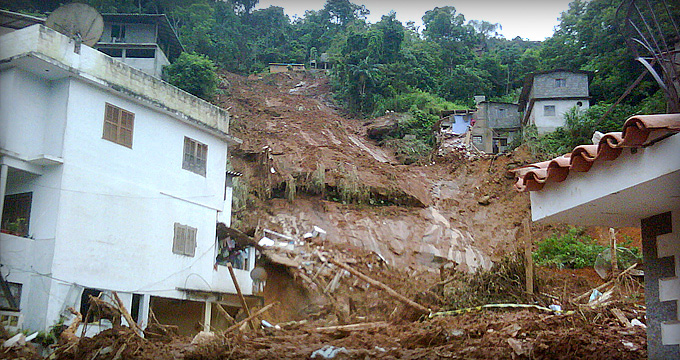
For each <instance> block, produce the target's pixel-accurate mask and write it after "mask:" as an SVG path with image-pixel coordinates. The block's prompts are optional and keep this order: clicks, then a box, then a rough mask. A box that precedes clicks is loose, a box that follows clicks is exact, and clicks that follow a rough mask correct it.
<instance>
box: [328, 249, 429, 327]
mask: <svg viewBox="0 0 680 360" xmlns="http://www.w3.org/2000/svg"><path fill="white" fill-rule="evenodd" d="M328 261H330V262H331V263H333V264H334V265H336V266H338V267H340V268H342V269H344V270H347V271H348V272H349V273H350V274H352V275H354V276H356V277H358V278H359V279H361V280H363V281H365V282H367V283H369V284H371V285H373V286H375V287H377V288H379V289H382V290H385V291H386V292H387V293H388V294H389V295H390V296H392V297H393V298H395V299H397V300H399V301H401V302H402V303H404V304H406V305H408V306H410V307H412V308H413V309H415V310H418V312H420V313H423V314H429V313H430V309H428V308H426V307H424V306H423V305H420V304H418V303H416V302H415V301H413V300H411V299H408V298H407V297H405V296H403V295H401V294H399V293H398V292H396V291H394V290H393V289H392V288H390V287H389V286H387V285H385V284H383V283H381V282H379V281H377V280H373V279H371V278H370V277H368V276H366V275H364V274H362V273H360V272H358V271H356V270H354V269H352V268H351V267H349V266H348V265H347V264H345V263H342V262H339V261H337V260H335V259H328Z"/></svg>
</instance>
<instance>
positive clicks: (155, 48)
mask: <svg viewBox="0 0 680 360" xmlns="http://www.w3.org/2000/svg"><path fill="white" fill-rule="evenodd" d="M102 18H103V19H104V32H103V34H102V37H101V39H99V42H97V44H96V45H95V48H96V49H97V50H99V51H101V52H103V53H105V54H107V55H109V56H111V57H113V58H116V59H117V60H118V61H121V62H123V63H125V64H128V65H130V66H132V67H134V68H137V69H140V70H142V71H144V72H145V73H147V74H150V75H153V76H155V77H158V78H160V77H161V75H162V71H163V66H166V65H169V64H170V63H171V62H172V61H174V60H175V59H176V58H177V57H178V56H179V55H180V54H181V53H182V51H184V47H183V46H182V44H181V43H180V41H179V37H178V36H177V34H176V33H175V30H174V29H173V28H172V26H170V23H169V22H168V18H167V17H166V16H165V15H164V14H102Z"/></svg>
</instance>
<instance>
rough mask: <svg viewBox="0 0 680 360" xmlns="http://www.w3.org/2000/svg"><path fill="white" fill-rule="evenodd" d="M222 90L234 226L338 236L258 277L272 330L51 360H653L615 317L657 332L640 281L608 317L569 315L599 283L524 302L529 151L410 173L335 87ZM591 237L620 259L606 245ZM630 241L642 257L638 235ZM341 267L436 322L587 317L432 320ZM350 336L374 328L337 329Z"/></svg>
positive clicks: (438, 163) (437, 160) (321, 83)
mask: <svg viewBox="0 0 680 360" xmlns="http://www.w3.org/2000/svg"><path fill="white" fill-rule="evenodd" d="M222 77H223V83H222V90H223V94H222V95H220V96H219V99H218V102H219V104H220V105H221V106H223V107H224V108H228V109H229V112H230V113H231V114H232V128H231V132H232V134H234V135H235V136H236V137H238V138H240V139H242V140H243V144H242V145H241V146H240V147H239V148H238V149H236V150H234V151H232V153H231V156H230V164H231V166H232V167H233V169H234V170H236V171H238V172H242V173H243V174H244V176H243V177H242V178H241V179H239V180H238V182H237V186H236V188H235V193H236V196H237V202H236V204H235V208H234V215H235V216H234V217H235V219H234V222H233V224H232V226H233V227H235V228H238V229H240V230H242V231H243V232H245V233H248V234H249V235H251V236H255V238H256V239H259V237H260V236H262V231H263V229H269V230H273V231H276V232H279V233H283V234H285V235H288V236H291V237H293V238H295V239H302V238H303V234H305V233H308V232H311V231H312V229H313V227H314V226H318V227H320V228H322V229H324V230H325V231H326V232H327V235H326V236H325V237H323V238H321V237H316V238H311V239H308V240H306V241H305V243H304V245H300V246H296V248H295V250H294V251H282V252H280V253H279V255H281V256H283V257H286V258H287V259H288V260H290V261H296V262H298V263H299V264H300V265H299V266H298V267H296V268H292V267H287V266H283V265H280V264H277V263H274V262H271V261H263V262H260V263H259V265H260V266H262V267H264V268H265V269H266V271H267V273H268V279H267V284H266V286H265V288H264V292H263V293H262V294H261V295H263V297H264V299H265V304H271V303H273V302H279V303H280V304H278V305H275V306H274V307H273V308H272V310H270V311H269V312H267V313H265V314H264V315H262V316H261V317H260V318H259V319H260V320H267V321H269V322H270V323H272V324H278V328H271V327H264V328H261V329H258V330H255V331H253V330H249V329H248V328H245V327H242V328H241V329H240V330H235V331H232V332H230V333H226V334H225V333H222V332H219V331H217V332H216V337H215V338H214V339H212V340H209V341H203V342H198V343H193V344H192V339H191V338H187V337H181V336H172V337H166V338H165V339H163V340H160V339H159V340H154V339H142V338H140V337H138V336H137V335H135V334H134V332H132V331H131V330H130V329H128V328H126V327H121V328H115V329H111V330H107V331H105V332H102V333H100V334H99V335H97V336H95V337H93V338H84V339H81V340H80V341H78V342H75V343H67V344H61V345H59V346H57V347H56V352H55V353H54V356H53V357H52V358H53V359H55V360H59V359H92V360H95V359H104V360H111V359H144V360H146V359H155V360H161V359H205V360H212V359H308V358H312V354H313V353H314V352H316V351H319V350H324V349H325V350H326V352H327V353H333V355H334V358H335V359H367V358H370V359H372V358H377V359H442V358H444V359H491V358H497V359H574V358H580V359H642V358H645V357H646V336H645V330H644V329H642V328H641V327H637V326H635V327H624V326H623V325H622V324H620V323H619V322H618V320H616V318H615V317H614V315H612V312H611V311H610V309H612V308H617V309H620V310H622V312H623V314H624V315H625V316H626V317H627V318H628V319H634V318H635V319H639V320H642V321H643V322H644V307H642V306H640V304H641V303H643V302H644V300H643V296H642V294H643V290H642V286H641V285H640V284H641V280H639V279H634V278H631V277H626V278H625V279H623V280H622V281H620V282H619V286H618V288H617V290H616V291H615V292H614V293H613V300H611V301H609V302H607V303H605V304H603V305H602V306H599V307H596V308H594V309H591V308H589V307H584V306H582V305H578V304H576V303H573V302H571V299H573V298H574V297H576V296H578V295H580V294H582V293H585V292H587V291H589V290H590V289H592V288H594V287H596V286H598V285H600V284H602V283H603V281H602V280H601V279H600V278H599V277H598V276H597V274H596V273H595V272H594V271H593V270H592V269H582V270H578V271H575V270H558V269H543V268H540V269H537V271H536V283H537V288H536V293H535V294H534V295H529V294H527V293H526V292H525V291H524V282H523V279H524V271H525V270H524V264H523V262H522V261H521V259H522V257H521V256H520V257H512V256H513V254H515V253H516V252H517V251H518V250H520V249H521V246H522V244H523V242H522V241H523V237H524V234H523V231H522V230H521V229H522V223H523V222H524V221H525V219H526V218H527V217H528V216H529V210H530V209H529V208H530V205H529V204H530V203H529V198H528V195H527V194H523V193H517V192H516V191H514V190H513V189H512V184H513V182H514V180H513V178H512V176H511V175H510V174H509V173H508V171H507V170H508V169H511V168H514V167H517V166H520V165H523V164H526V163H528V162H531V161H533V160H534V159H532V158H531V155H530V154H529V153H528V152H527V151H526V150H525V149H523V148H521V147H520V148H519V149H517V150H515V151H513V152H512V153H510V154H504V155H499V156H481V157H473V158H472V159H467V158H465V159H464V158H461V157H458V156H457V155H456V154H455V153H453V154H450V155H447V156H438V155H435V154H433V155H432V156H430V158H429V159H425V160H424V161H423V162H422V163H420V164H411V165H408V166H407V165H401V164H399V163H398V161H397V160H396V159H395V157H394V154H392V153H391V152H390V151H389V150H387V149H385V148H381V147H380V146H378V145H377V144H376V143H375V142H374V141H372V140H370V139H368V137H367V136H366V129H367V127H368V126H370V125H371V123H372V122H371V121H369V120H364V119H355V118H350V117H347V116H346V115H344V114H342V113H341V112H340V111H339V110H338V109H337V108H336V107H334V106H333V103H332V101H331V98H330V96H331V94H330V86H329V83H328V79H327V77H325V75H323V74H321V73H293V74H285V73H283V74H273V75H269V76H263V77H257V76H251V77H248V78H246V77H241V76H238V75H234V74H229V73H223V74H222ZM388 116H391V115H388ZM376 121H380V120H376ZM435 153H436V152H435ZM342 189H344V190H342ZM347 189H350V190H347ZM343 191H344V192H343ZM350 193H351V194H350ZM348 194H349V195H351V196H349V195H348ZM531 230H532V234H534V238H542V237H545V236H547V235H549V233H550V232H551V231H552V230H553V229H552V228H551V227H547V226H542V225H536V224H534V225H532V228H531ZM589 233H590V234H592V235H593V236H595V237H596V238H598V241H601V242H602V243H603V244H606V243H607V242H606V241H607V236H608V235H607V234H608V233H607V231H606V229H600V230H598V229H590V230H589ZM623 233H625V234H626V235H629V236H631V238H632V240H633V243H634V244H635V241H639V238H636V237H635V236H636V233H635V231H633V230H626V231H624V232H623ZM508 256H511V258H508ZM328 258H332V259H335V260H339V261H343V262H345V263H346V264H348V265H349V266H351V267H352V268H353V269H354V270H355V271H358V272H361V273H362V274H365V275H368V276H369V277H371V278H372V279H375V280H377V281H379V282H381V283H383V284H385V285H386V286H388V287H389V288H391V289H393V290H394V291H396V292H397V293H399V294H401V295H403V296H405V297H406V298H408V299H410V300H413V301H415V302H417V303H418V304H420V305H422V306H425V307H426V308H428V309H430V310H431V311H432V312H437V311H444V310H454V309H460V308H461V307H467V306H471V307H474V306H479V305H483V304H485V303H486V302H487V301H494V302H499V303H522V304H532V305H539V306H543V307H545V306H548V305H550V304H561V305H562V308H563V310H567V311H573V312H567V313H554V312H548V311H545V310H539V309H533V308H530V309H526V308H525V309H517V308H502V309H483V310H480V309H470V311H466V312H463V313H460V314H457V315H451V316H441V317H434V318H431V319H430V318H428V317H427V315H424V316H423V314H421V313H418V312H417V311H415V310H414V309H413V308H411V307H408V306H406V305H404V303H403V302H402V301H399V300H396V299H395V298H394V297H392V296H390V295H388V294H387V292H386V291H384V290H380V289H378V288H376V287H375V286H371V285H368V284H367V283H366V282H364V281H361V280H359V279H357V278H356V277H354V276H352V275H350V274H349V273H346V272H345V271H344V270H342V269H340V268H338V267H337V266H334V265H333V264H330V263H329V262H328V261H327V259H328ZM508 259H510V260H508ZM512 259H520V260H512ZM518 261H519V262H518ZM473 274H474V275H473ZM461 294H465V296H461ZM586 302H587V299H586ZM574 310H575V311H574ZM253 311H255V310H253ZM347 324H369V325H367V326H368V328H365V329H359V330H342V329H323V328H324V327H329V326H342V325H347ZM24 354H26V355H24ZM22 356H23V357H24V358H27V359H33V358H39V357H37V352H36V351H35V350H31V348H30V346H27V347H23V348H18V349H4V350H0V359H5V358H22ZM316 358H317V359H318V358H323V357H322V356H321V355H318V354H317V356H316Z"/></svg>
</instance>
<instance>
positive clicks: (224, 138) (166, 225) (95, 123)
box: [0, 25, 256, 333]
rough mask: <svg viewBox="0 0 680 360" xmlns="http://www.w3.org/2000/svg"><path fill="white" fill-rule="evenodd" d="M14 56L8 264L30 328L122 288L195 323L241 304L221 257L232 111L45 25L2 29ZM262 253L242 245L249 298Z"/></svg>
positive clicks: (2, 185)
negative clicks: (252, 272) (252, 275)
mask: <svg viewBox="0 0 680 360" xmlns="http://www.w3.org/2000/svg"><path fill="white" fill-rule="evenodd" d="M0 64H1V65H0V170H1V172H0V199H2V202H0V209H2V221H1V224H2V229H3V231H2V233H1V234H0V263H1V264H2V267H0V273H1V274H2V278H3V279H4V280H6V281H7V284H8V285H9V286H10V287H11V291H12V292H13V294H15V296H14V299H13V300H15V302H16V306H15V307H14V308H13V309H11V310H13V312H12V314H11V315H12V316H14V317H15V318H16V319H18V322H19V323H23V328H26V329H31V330H44V329H47V328H49V327H50V326H52V325H54V324H55V323H56V322H57V321H59V319H60V318H63V317H68V316H69V312H68V311H67V308H68V307H74V308H75V309H77V310H78V309H79V310H80V311H86V310H87V299H88V297H87V295H95V296H97V295H100V296H102V297H104V298H106V297H107V296H110V295H111V292H112V291H116V292H117V293H118V295H119V296H120V298H121V299H122V301H123V303H124V305H125V306H126V307H127V308H128V309H130V311H131V313H132V315H133V317H134V318H135V320H136V321H137V322H138V323H140V324H142V325H143V326H145V325H146V324H147V323H148V316H149V311H150V309H151V310H153V312H154V313H155V315H156V317H157V318H158V319H159V320H160V321H161V322H163V323H167V324H176V325H178V326H180V331H181V332H183V333H191V332H193V331H196V330H200V329H199V323H200V324H202V325H200V327H201V329H202V328H204V327H209V326H210V324H211V322H213V323H214V320H215V316H213V312H212V309H213V306H214V304H215V303H221V304H222V305H223V306H225V307H238V306H239V305H238V304H239V303H238V300H237V297H236V295H234V294H235V287H234V284H233V282H232V279H231V277H230V275H229V272H228V269H227V267H226V266H222V265H218V264H217V263H216V257H217V255H218V254H220V253H222V250H223V249H221V246H223V244H221V243H220V242H219V241H217V239H216V224H217V223H218V222H222V223H224V224H226V225H227V226H228V225H229V223H230V215H231V189H229V186H230V184H231V182H230V179H229V177H230V176H231V175H234V174H233V173H231V175H228V174H227V172H226V169H227V155H228V147H229V146H230V145H234V144H237V143H238V142H239V140H238V139H235V138H233V137H232V136H230V135H229V114H228V113H227V112H226V111H225V110H223V109H220V108H218V107H216V106H214V105H211V104H209V103H207V102H205V101H203V100H201V99H199V98H197V97H195V96H193V95H190V94H188V93H186V92H184V91H182V90H180V89H178V88H175V87H173V86H171V85H169V84H167V83H164V82H162V81H160V80H159V79H158V78H156V77H154V76H151V75H149V74H148V73H146V72H143V71H141V70H138V69H135V68H133V67H130V66H128V65H126V64H124V63H122V62H120V61H118V60H116V59H114V58H111V57H109V56H107V55H105V54H103V53H101V52H99V51H97V50H95V49H92V48H90V47H87V46H84V45H83V46H82V47H81V48H80V51H79V52H75V51H74V42H73V41H72V40H71V39H69V38H68V37H66V36H63V35H62V34H59V33H58V32H56V31H54V30H51V29H49V28H47V27H44V26H42V25H33V26H30V27H26V28H23V29H20V30H16V31H12V32H9V33H6V34H4V35H2V36H0ZM254 256H255V254H254V251H253V250H252V249H239V257H240V259H239V262H238V263H239V266H236V267H239V268H240V269H236V270H235V273H236V277H237V279H238V282H239V284H240V287H241V289H242V290H243V292H244V294H245V295H247V297H248V298H249V301H255V300H256V299H254V298H252V297H250V296H249V295H251V294H252V291H251V289H252V280H251V279H250V277H249V270H250V269H252V267H253V265H254ZM234 263H236V262H234ZM0 305H2V304H0ZM98 326H103V327H106V326H107V324H106V323H104V324H103V325H102V324H100V325H98ZM94 330H97V329H96V328H95V329H94Z"/></svg>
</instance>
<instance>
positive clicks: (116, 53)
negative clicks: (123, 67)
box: [98, 48, 123, 58]
mask: <svg viewBox="0 0 680 360" xmlns="http://www.w3.org/2000/svg"><path fill="white" fill-rule="evenodd" d="M98 50H99V51H101V52H103V53H104V54H106V55H108V56H110V57H116V58H122V57H123V49H114V48H100V49H98Z"/></svg>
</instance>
